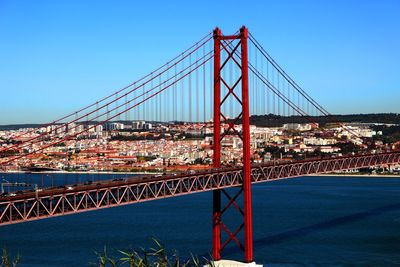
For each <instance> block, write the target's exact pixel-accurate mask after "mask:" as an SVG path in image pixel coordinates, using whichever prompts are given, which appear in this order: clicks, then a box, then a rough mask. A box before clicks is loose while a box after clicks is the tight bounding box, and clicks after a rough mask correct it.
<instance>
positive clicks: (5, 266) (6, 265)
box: [0, 248, 21, 267]
mask: <svg viewBox="0 0 400 267" xmlns="http://www.w3.org/2000/svg"><path fill="white" fill-rule="evenodd" d="M20 261H21V256H20V255H19V254H18V255H17V256H16V257H15V258H14V259H12V257H11V256H10V254H9V253H8V251H7V249H6V248H3V252H2V254H1V263H0V267H16V266H17V265H18V263H19V262H20Z"/></svg>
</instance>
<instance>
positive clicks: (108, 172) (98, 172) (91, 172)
mask: <svg viewBox="0 0 400 267" xmlns="http://www.w3.org/2000/svg"><path fill="white" fill-rule="evenodd" d="M0 173H18V174H20V173H26V174H30V173H33V174H41V173H42V174H54V173H61V174H162V172H146V171H144V172H112V171H104V172H100V171H43V172H27V171H8V172H0Z"/></svg>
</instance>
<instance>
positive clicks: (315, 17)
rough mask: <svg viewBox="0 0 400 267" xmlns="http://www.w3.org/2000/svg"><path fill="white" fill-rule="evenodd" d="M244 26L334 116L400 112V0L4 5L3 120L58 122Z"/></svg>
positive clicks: (0, 30) (0, 6) (0, 11)
mask: <svg viewBox="0 0 400 267" xmlns="http://www.w3.org/2000/svg"><path fill="white" fill-rule="evenodd" d="M241 25H246V26H247V27H248V28H249V30H250V31H251V32H252V33H253V34H254V36H255V37H256V38H257V39H258V40H259V41H260V43H262V44H263V46H264V47H265V48H266V49H267V50H268V51H269V53H270V54H271V55H272V56H273V57H274V58H275V60H276V61H277V62H279V63H280V65H281V66H282V67H283V68H284V69H285V70H286V71H287V72H288V73H289V74H290V75H291V76H292V77H293V78H294V79H295V80H296V81H297V83H299V84H300V85H301V86H302V87H303V88H304V89H305V90H306V91H307V92H308V93H309V94H310V95H312V96H313V97H314V99H316V100H317V101H318V102H319V103H320V104H322V105H323V106H324V107H325V108H326V109H327V110H328V111H330V112H331V113H342V114H343V113H367V112H396V113H399V112H400V105H399V104H398V103H399V101H400V86H399V81H400V49H399V48H400V1H398V0H393V1H390V0H383V1H368V0H363V1H358V0H336V1H329V0H326V1H311V0H310V1H261V0H260V1H234V0H230V1H223V0H221V1H208V0H206V1H99V0H97V1H78V0H76V1H73V0H72V1H18V0H17V1H14V0H13V1H11V0H0V59H1V64H0V93H1V98H0V99H1V103H0V124H10V123H28V122H35V123H44V122H46V121H50V120H53V119H56V118H57V117H60V116H61V115H63V114H66V113H69V112H70V111H73V110H76V109H78V108H79V107H81V106H85V105H86V104H90V103H92V102H94V101H95V100H96V99H98V98H100V97H102V96H105V95H108V94H109V93H111V92H113V91H115V90H117V89H119V88H120V87H122V86H124V85H126V84H128V83H129V82H131V81H134V80H135V79H137V78H139V77H140V76H142V75H143V74H146V73H147V72H149V71H150V70H152V69H153V68H155V67H157V66H159V65H161V64H163V63H164V62H166V61H167V60H168V59H170V58H172V57H173V56H175V55H177V54H178V53H180V52H181V51H182V50H184V49H185V48H187V47H188V46H190V45H191V44H193V42H195V41H197V40H198V39H199V38H201V37H202V36H204V35H205V34H206V33H207V32H210V31H211V30H212V29H213V28H214V27H215V26H219V27H220V28H221V29H222V30H223V32H224V33H226V34H229V33H233V32H235V31H236V30H237V29H238V28H240V26H241Z"/></svg>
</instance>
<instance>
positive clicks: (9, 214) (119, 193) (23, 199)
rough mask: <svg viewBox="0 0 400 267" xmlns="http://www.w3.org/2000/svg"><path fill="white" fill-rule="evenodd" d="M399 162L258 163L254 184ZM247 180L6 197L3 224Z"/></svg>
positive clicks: (392, 158)
mask: <svg viewBox="0 0 400 267" xmlns="http://www.w3.org/2000/svg"><path fill="white" fill-rule="evenodd" d="M396 163H400V152H388V153H380V154H368V155H357V156H345V157H337V158H329V159H318V160H308V161H299V162H289V163H280V164H274V165H273V164H264V165H253V166H252V168H251V174H252V182H253V183H260V182H268V181H274V180H278V179H287V178H292V177H298V176H304V175H309V174H318V173H327V172H333V171H340V170H349V169H356V168H363V167H369V166H377V165H383V164H396ZM242 180H243V179H242V169H241V168H221V169H217V170H216V169H210V170H209V171H201V172H196V173H193V174H179V175H165V176H159V177H139V178H137V177H136V178H129V179H122V180H113V181H102V182H99V183H94V184H90V185H77V186H73V187H72V186H71V187H70V186H65V187H64V188H49V189H45V190H43V191H40V192H23V193H20V194H17V195H16V196H7V197H0V225H7V224H13V223H18V222H25V221H32V220H38V219H44V218H49V217H54V216H62V215H67V214H73V213H78V212H86V211H91V210H96V209H102V208H110V207H114V206H122V205H127V204H132V203H137V202H144V201H150V200H156V199H160V198H167V197H176V196H181V195H187V194H193V193H198V192H205V191H210V190H216V189H222V188H229V187H236V186H240V185H241V184H242Z"/></svg>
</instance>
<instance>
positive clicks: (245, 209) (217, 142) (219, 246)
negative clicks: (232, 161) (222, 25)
mask: <svg viewBox="0 0 400 267" xmlns="http://www.w3.org/2000/svg"><path fill="white" fill-rule="evenodd" d="M247 40H248V30H247V28H246V27H244V26H243V27H242V28H241V29H240V33H239V34H238V35H229V36H224V35H222V33H221V30H220V29H218V28H216V29H215V30H214V139H213V150H214V155H213V166H214V167H215V168H219V167H221V141H222V140H223V139H224V137H225V136H227V135H236V136H239V137H240V139H241V140H242V142H243V157H242V163H243V184H242V188H241V190H240V191H239V192H238V193H237V194H236V195H235V196H234V197H230V196H229V194H228V193H227V192H226V191H224V190H221V189H220V190H216V191H214V193H213V232H212V233H213V235H212V237H213V242H212V244H213V248H212V256H213V259H214V261H215V263H217V262H219V260H220V259H221V251H222V250H223V249H224V248H225V247H226V245H227V244H229V243H230V242H231V241H233V242H234V243H236V244H237V245H238V246H239V247H240V249H242V250H244V262H245V263H251V262H253V222H252V195H251V169H250V164H251V162H250V112H249V79H248V47H247ZM239 47H240V49H239ZM221 53H225V55H226V56H225V57H224V62H223V63H222V64H221ZM229 61H233V62H234V63H235V64H237V65H238V66H239V68H240V69H241V75H240V77H237V80H236V82H234V83H233V84H228V82H227V80H228V79H225V78H226V77H222V71H221V70H222V69H223V68H224V67H226V66H227V65H228V64H227V63H228V62H229ZM239 62H240V63H239ZM235 79H236V78H235ZM235 79H234V80H235ZM221 84H223V85H224V89H227V90H221ZM240 85H241V89H242V90H241V93H237V92H238V91H239V89H238V88H239V87H240ZM235 88H236V89H237V90H236V91H235ZM221 93H222V94H223V96H224V97H223V100H222V101H221ZM228 98H233V99H236V100H237V101H238V102H239V104H240V105H241V106H242V109H241V112H240V114H237V116H236V117H235V118H229V117H228V116H226V115H224V114H223V113H222V112H221V106H222V105H223V104H224V103H227V101H226V100H227V99H228ZM221 120H222V122H223V123H224V125H223V126H224V127H225V129H224V132H223V133H222V134H221ZM240 121H241V122H242V130H241V131H238V130H237V129H236V128H235V125H237V123H239V122H240ZM221 192H223V193H224V195H225V196H226V197H227V198H228V199H229V203H228V204H227V205H226V206H225V207H224V208H223V209H222V210H221V195H222V194H221ZM240 194H243V205H242V208H240V207H239V205H237V204H236V202H235V201H236V199H237V197H238V196H239V195H240ZM232 206H234V207H235V208H236V209H237V210H238V211H239V212H240V213H241V214H242V215H243V223H242V224H241V225H240V226H239V227H238V228H237V229H235V230H234V231H231V230H229V229H228V227H227V226H226V225H225V224H224V223H223V220H222V215H223V213H224V212H225V211H226V210H227V209H228V208H229V207H232ZM221 229H223V230H224V231H225V232H226V233H227V236H228V237H227V239H226V240H225V242H223V243H221ZM242 229H243V232H244V233H243V241H242V242H243V244H244V245H242V243H241V242H240V241H239V238H238V233H239V232H240V231H241V230H242ZM222 262H225V261H221V263H222ZM221 266H233V265H221Z"/></svg>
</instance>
